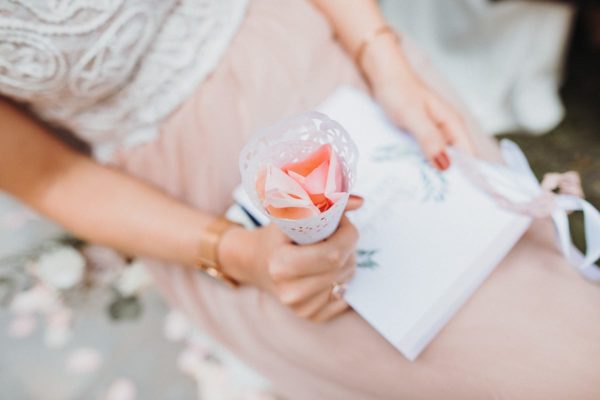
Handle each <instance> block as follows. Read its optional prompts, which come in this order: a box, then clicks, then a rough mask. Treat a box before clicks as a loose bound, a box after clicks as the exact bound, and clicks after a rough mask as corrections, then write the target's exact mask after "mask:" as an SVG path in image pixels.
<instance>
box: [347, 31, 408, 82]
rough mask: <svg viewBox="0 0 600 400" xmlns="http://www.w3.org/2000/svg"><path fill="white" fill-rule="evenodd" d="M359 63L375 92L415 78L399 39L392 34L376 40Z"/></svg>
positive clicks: (381, 36) (370, 44)
mask: <svg viewBox="0 0 600 400" xmlns="http://www.w3.org/2000/svg"><path fill="white" fill-rule="evenodd" d="M357 62H358V63H359V65H358V68H359V69H360V70H361V71H362V72H363V74H364V76H365V78H366V80H367V81H368V82H369V85H370V87H371V90H372V91H373V92H377V91H378V90H379V89H380V88H382V87H385V86H388V85H390V83H391V82H398V81H403V80H406V81H409V80H412V79H414V76H415V75H414V72H413V70H412V67H411V66H410V63H409V62H408V59H407V58H406V56H405V54H404V51H403V50H402V47H401V45H400V42H399V40H398V38H397V37H396V36H394V35H392V34H384V35H380V36H378V37H377V38H376V39H374V40H373V41H372V42H371V43H369V45H368V46H367V47H366V48H365V49H364V52H363V53H362V55H361V57H360V59H359V60H357Z"/></svg>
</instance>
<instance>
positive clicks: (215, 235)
mask: <svg viewBox="0 0 600 400" xmlns="http://www.w3.org/2000/svg"><path fill="white" fill-rule="evenodd" d="M234 226H239V225H238V224H236V223H234V222H231V221H229V220H227V219H225V218H216V219H215V220H214V221H213V222H212V223H210V224H209V225H208V226H207V227H206V229H205V230H204V232H202V233H203V234H202V236H201V238H200V243H199V245H198V261H197V262H196V267H197V268H198V269H200V270H202V271H203V272H205V273H206V274H208V275H209V276H211V277H213V278H215V279H218V280H220V281H223V282H225V283H227V284H228V285H230V286H232V287H237V286H239V283H238V282H237V281H236V280H235V279H233V278H232V277H230V276H229V275H227V274H226V273H225V272H223V267H222V266H221V264H220V263H219V243H220V242H221V238H222V237H223V234H224V233H225V232H226V231H227V230H229V229H230V228H232V227H234Z"/></svg>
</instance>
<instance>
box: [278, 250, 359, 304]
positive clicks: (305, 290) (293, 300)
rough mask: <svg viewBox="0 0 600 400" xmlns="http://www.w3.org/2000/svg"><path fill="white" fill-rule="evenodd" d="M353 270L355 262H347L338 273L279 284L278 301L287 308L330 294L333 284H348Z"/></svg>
mask: <svg viewBox="0 0 600 400" xmlns="http://www.w3.org/2000/svg"><path fill="white" fill-rule="evenodd" d="M350 261H351V262H350ZM355 269H356V268H355V260H349V262H348V263H347V264H346V265H345V266H344V268H342V269H340V270H339V271H335V272H332V273H327V274H320V275H312V276H309V277H306V278H301V279H298V280H294V281H289V282H284V283H281V284H280V285H279V286H278V289H277V293H278V296H279V300H280V301H281V302H282V303H284V304H286V305H288V306H294V305H298V304H301V303H304V302H306V301H307V300H309V299H310V298H312V297H314V296H316V295H317V294H318V293H320V292H323V291H326V292H331V289H332V285H333V282H337V283H345V282H348V281H349V280H350V279H352V277H353V276H354V272H355Z"/></svg>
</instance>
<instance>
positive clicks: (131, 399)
mask: <svg viewBox="0 0 600 400" xmlns="http://www.w3.org/2000/svg"><path fill="white" fill-rule="evenodd" d="M136 396H137V387H136V385H135V383H133V381H132V380H131V379H127V378H119V379H117V380H115V381H114V382H113V383H112V384H111V385H110V387H109V388H108V391H107V392H106V397H105V398H104V400H135V398H136Z"/></svg>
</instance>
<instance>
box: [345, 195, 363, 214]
mask: <svg viewBox="0 0 600 400" xmlns="http://www.w3.org/2000/svg"><path fill="white" fill-rule="evenodd" d="M364 202H365V199H364V198H363V197H362V196H359V195H357V194H351V195H350V197H349V198H348V204H347V205H346V211H354V210H356V209H358V208H361V207H362V205H363V203H364Z"/></svg>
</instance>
